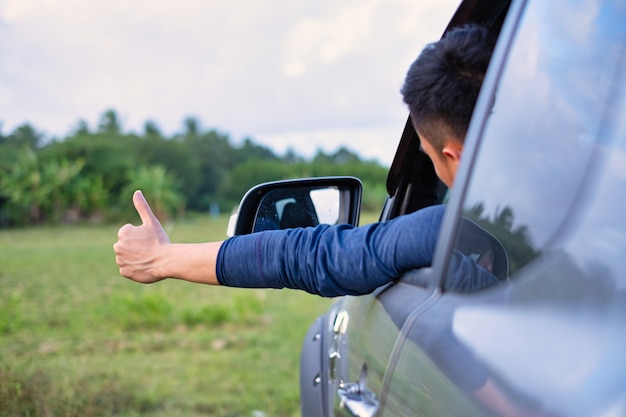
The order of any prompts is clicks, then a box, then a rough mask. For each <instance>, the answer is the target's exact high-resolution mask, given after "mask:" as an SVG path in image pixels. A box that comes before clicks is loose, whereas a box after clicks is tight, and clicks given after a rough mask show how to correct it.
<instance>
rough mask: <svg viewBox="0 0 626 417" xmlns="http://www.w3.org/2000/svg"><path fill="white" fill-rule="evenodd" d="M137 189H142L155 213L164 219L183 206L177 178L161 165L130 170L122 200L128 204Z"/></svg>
mask: <svg viewBox="0 0 626 417" xmlns="http://www.w3.org/2000/svg"><path fill="white" fill-rule="evenodd" d="M135 190H142V192H143V193H144V195H145V196H146V198H147V199H148V201H149V202H150V206H151V207H152V210H153V211H154V214H155V215H156V216H157V217H158V218H159V219H162V220H163V221H165V220H167V219H168V218H169V217H170V216H171V215H172V214H174V213H175V212H176V211H178V210H180V209H182V208H183V205H184V204H183V203H184V197H183V195H182V194H180V192H179V191H178V187H177V181H176V179H175V178H174V176H172V175H171V174H169V173H168V172H167V170H166V169H165V167H163V166H161V165H153V166H149V167H141V168H139V169H138V170H136V171H130V172H129V175H128V183H127V185H126V187H124V190H123V192H122V194H121V198H122V201H123V202H125V203H126V204H128V201H129V197H130V196H131V195H132V194H133V192H134V191H135Z"/></svg>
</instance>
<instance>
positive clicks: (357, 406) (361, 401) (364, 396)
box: [337, 363, 380, 417]
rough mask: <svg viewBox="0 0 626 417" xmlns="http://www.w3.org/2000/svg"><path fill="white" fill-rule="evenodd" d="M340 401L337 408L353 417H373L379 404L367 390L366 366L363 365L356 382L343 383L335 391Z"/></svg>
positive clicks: (374, 396)
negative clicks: (346, 411)
mask: <svg viewBox="0 0 626 417" xmlns="http://www.w3.org/2000/svg"><path fill="white" fill-rule="evenodd" d="M337 394H338V395H339V398H340V399H341V402H340V404H339V406H340V407H341V408H344V409H346V410H348V411H349V412H350V414H352V415H353V416H355V417H374V416H375V415H376V413H377V412H378V407H379V405H380V403H379V402H378V400H377V399H376V395H375V394H374V393H373V392H372V391H371V390H370V389H368V388H367V364H365V363H364V364H363V367H362V368H361V375H360V376H359V381H358V382H349V383H343V384H341V385H340V386H339V388H338V389H337Z"/></svg>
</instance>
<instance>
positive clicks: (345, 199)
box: [227, 177, 363, 236]
mask: <svg viewBox="0 0 626 417" xmlns="http://www.w3.org/2000/svg"><path fill="white" fill-rule="evenodd" d="M362 189H363V185H362V184H361V181H360V180H359V179H358V178H355V177H320V178H303V179H296V180H285V181H273V182H268V183H264V184H259V185H257V186H255V187H253V188H251V189H250V190H249V191H248V192H247V193H246V195H244V196H243V198H242V199H241V203H240V204H239V208H238V209H237V213H236V214H233V215H232V216H231V218H230V221H229V223H228V231H227V234H228V236H235V235H245V234H249V233H254V232H260V231H263V230H279V229H289V228H294V227H307V226H317V225H318V224H331V225H332V224H339V223H343V224H351V225H353V226H356V225H358V223H359V214H360V209H361V194H362Z"/></svg>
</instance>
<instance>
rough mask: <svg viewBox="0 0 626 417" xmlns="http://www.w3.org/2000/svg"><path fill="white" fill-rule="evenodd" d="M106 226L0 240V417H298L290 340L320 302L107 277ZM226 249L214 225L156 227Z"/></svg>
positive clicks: (4, 235)
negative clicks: (254, 416) (210, 242)
mask: <svg viewBox="0 0 626 417" xmlns="http://www.w3.org/2000/svg"><path fill="white" fill-rule="evenodd" d="M117 229H118V226H117V225H115V226H90V225H84V226H74V227H48V228H33V229H21V230H3V231H0V288H1V290H0V291H1V292H0V417H4V416H82V417H90V416H139V415H141V416H148V417H151V416H207V415H210V416H253V415H262V414H260V413H259V412H262V413H264V415H267V416H297V415H299V414H300V412H299V398H298V361H299V353H300V346H301V341H302V338H303V336H304V334H305V332H306V330H307V328H308V326H309V324H311V323H312V321H313V320H314V318H315V317H317V316H318V315H319V314H321V313H322V312H324V311H325V310H326V309H327V308H328V307H329V306H330V304H331V302H332V300H328V299H323V298H319V297H316V296H312V295H309V294H305V293H303V292H299V291H290V290H282V291H278V290H241V289H228V288H220V287H210V286H201V285H198V284H189V283H184V282H180V281H176V280H166V281H163V282H160V283H157V284H153V285H141V284H137V283H134V282H131V281H129V280H126V279H124V278H122V277H120V276H119V274H118V271H117V266H116V265H115V260H114V254H113V249H112V245H113V243H114V242H115V240H116V239H117V235H116V234H117ZM166 229H168V231H169V233H170V237H171V239H172V240H173V241H178V242H199V241H206V240H219V239H223V238H224V237H225V230H226V219H225V218H219V219H213V218H209V217H197V218H193V219H190V220H186V221H184V222H182V221H181V222H177V223H175V224H173V225H171V226H169V227H166Z"/></svg>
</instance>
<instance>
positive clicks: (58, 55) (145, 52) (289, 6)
mask: <svg viewBox="0 0 626 417" xmlns="http://www.w3.org/2000/svg"><path fill="white" fill-rule="evenodd" d="M458 4H459V1H458V0H438V1H432V0H345V1H337V0H306V1H292V0H265V1H257V0H231V1H216V0H176V1H162V0H107V1H95V0H0V123H2V131H1V132H2V133H3V134H8V133H10V132H11V131H12V130H13V129H15V128H16V127H17V126H19V125H20V124H22V123H25V122H29V123H31V124H32V125H33V126H34V127H35V128H36V129H37V130H38V131H40V132H42V133H44V134H45V135H46V137H48V138H51V137H64V136H65V135H67V134H68V133H69V132H71V131H72V130H73V129H74V128H75V126H77V124H78V121H79V120H80V119H84V120H85V121H87V123H88V125H89V127H90V128H92V129H93V128H95V127H96V125H97V121H98V119H99V117H100V115H101V114H102V113H103V112H104V111H106V110H108V109H114V110H115V111H116V112H117V113H118V115H119V116H120V118H121V120H122V127H123V129H124V131H134V132H137V133H141V132H143V128H144V125H145V123H146V122H147V121H153V122H155V123H156V124H157V126H158V127H159V128H160V129H161V131H162V132H163V133H164V134H166V135H171V134H173V133H175V132H180V131H182V123H183V120H184V119H185V118H186V117H196V118H197V119H198V120H199V121H200V123H201V126H202V128H203V129H217V130H219V131H221V132H223V133H226V134H228V135H229V136H230V137H231V139H232V141H233V143H240V142H241V141H242V140H243V139H244V138H251V139H252V140H253V141H254V142H256V143H259V144H262V145H265V146H268V147H270V148H271V149H272V150H273V151H275V152H276V153H278V154H283V153H284V152H286V151H287V150H288V149H292V150H294V151H295V152H296V153H298V154H300V155H303V156H305V157H310V156H313V155H314V154H315V153H316V152H317V150H320V149H321V150H323V151H325V152H332V151H334V150H336V149H337V148H339V147H340V146H346V147H348V148H350V149H352V150H354V151H355V152H357V153H358V154H359V155H361V156H363V157H365V158H368V159H377V160H378V161H379V162H381V163H383V164H389V163H391V161H392V159H393V154H394V152H395V149H396V146H397V143H398V140H399V138H400V135H401V133H402V129H403V127H404V124H405V122H406V119H407V116H408V112H407V110H406V107H405V106H404V104H403V103H402V98H401V95H400V87H401V85H402V81H403V78H404V75H405V73H406V70H407V69H408V67H409V65H410V64H411V62H412V61H413V60H414V59H415V58H416V57H417V55H418V54H419V52H420V51H421V49H422V48H423V47H424V46H425V45H426V44H427V43H429V42H433V41H436V40H437V39H438V38H439V37H440V36H441V34H442V32H443V30H444V28H445V26H446V24H447V22H448V21H449V19H450V17H451V16H452V14H453V12H454V10H456V8H457V6H458Z"/></svg>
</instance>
